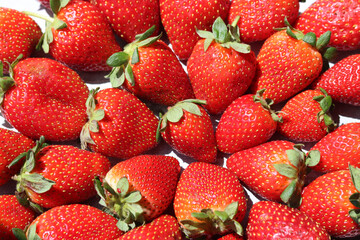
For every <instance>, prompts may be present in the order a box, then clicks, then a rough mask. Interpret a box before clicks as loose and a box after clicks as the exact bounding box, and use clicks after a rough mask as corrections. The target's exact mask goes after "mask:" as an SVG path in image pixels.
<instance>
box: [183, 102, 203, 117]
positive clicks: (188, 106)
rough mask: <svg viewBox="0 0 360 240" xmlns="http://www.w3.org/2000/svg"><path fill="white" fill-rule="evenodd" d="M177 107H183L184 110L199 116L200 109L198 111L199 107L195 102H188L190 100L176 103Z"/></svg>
mask: <svg viewBox="0 0 360 240" xmlns="http://www.w3.org/2000/svg"><path fill="white" fill-rule="evenodd" d="M178 107H181V108H182V109H184V110H185V111H187V112H189V113H192V114H195V115H197V116H201V115H202V114H201V111H200V107H199V106H198V105H196V104H195V103H190V102H182V103H181V104H179V105H178Z"/></svg>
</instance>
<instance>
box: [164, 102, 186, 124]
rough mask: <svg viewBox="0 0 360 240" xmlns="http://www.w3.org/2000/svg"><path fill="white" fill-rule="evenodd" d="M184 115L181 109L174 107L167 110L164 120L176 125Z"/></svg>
mask: <svg viewBox="0 0 360 240" xmlns="http://www.w3.org/2000/svg"><path fill="white" fill-rule="evenodd" d="M183 115H184V112H183V110H182V108H180V107H176V105H175V106H174V107H172V108H170V109H169V111H168V112H167V113H166V118H167V120H169V121H170V122H173V123H176V122H179V121H180V119H181V118H182V116H183Z"/></svg>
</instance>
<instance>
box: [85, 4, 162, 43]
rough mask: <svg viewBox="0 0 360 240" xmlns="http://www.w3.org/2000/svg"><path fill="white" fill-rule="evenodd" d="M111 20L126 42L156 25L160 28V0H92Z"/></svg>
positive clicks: (112, 25) (113, 27)
mask: <svg viewBox="0 0 360 240" xmlns="http://www.w3.org/2000/svg"><path fill="white" fill-rule="evenodd" d="M90 2H91V3H92V4H94V5H95V6H97V7H99V9H100V10H101V13H102V14H104V15H105V16H106V18H107V19H108V20H109V22H110V25H111V27H112V29H113V30H114V31H115V33H116V34H117V35H119V36H120V37H121V38H122V39H124V40H125V41H126V42H132V41H134V40H135V36H136V35H137V34H140V33H143V32H145V31H146V30H147V29H149V28H150V27H151V26H153V25H155V26H156V29H155V32H154V34H155V35H156V34H158V33H159V30H160V7H159V0H142V1H139V0H137V1H133V0H91V1H90Z"/></svg>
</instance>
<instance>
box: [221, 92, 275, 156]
mask: <svg viewBox="0 0 360 240" xmlns="http://www.w3.org/2000/svg"><path fill="white" fill-rule="evenodd" d="M276 126H277V122H275V121H274V120H273V119H272V117H271V114H270V113H269V111H267V110H265V109H264V108H263V107H262V106H261V104H260V103H255V102H254V100H253V95H252V94H246V95H243V96H241V97H239V98H238V99H236V100H235V101H234V102H232V103H231V104H230V105H229V106H228V108H227V109H226V110H225V112H224V113H223V115H222V116H221V118H220V121H219V124H218V126H217V129H216V133H215V136H216V141H217V147H218V149H219V150H220V151H222V152H224V153H235V152H238V151H241V150H244V149H247V148H251V147H254V146H257V145H259V144H262V143H264V142H266V141H268V140H269V139H270V138H271V137H272V135H273V134H274V133H275V132H276Z"/></svg>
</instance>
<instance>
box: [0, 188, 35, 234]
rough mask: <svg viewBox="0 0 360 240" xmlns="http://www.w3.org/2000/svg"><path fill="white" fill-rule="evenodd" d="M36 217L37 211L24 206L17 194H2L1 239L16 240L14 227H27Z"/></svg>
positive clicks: (0, 214)
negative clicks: (13, 231)
mask: <svg viewBox="0 0 360 240" xmlns="http://www.w3.org/2000/svg"><path fill="white" fill-rule="evenodd" d="M34 219H35V212H34V211H32V210H31V209H30V208H27V207H24V206H22V205H21V204H20V203H19V202H18V200H17V199H16V197H15V195H1V196H0V231H1V236H0V239H4V240H5V239H6V240H16V238H15V236H14V234H13V233H12V229H13V228H19V229H23V230H24V229H25V227H26V226H27V225H29V224H30V223H31V222H32V221H33V220H34Z"/></svg>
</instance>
